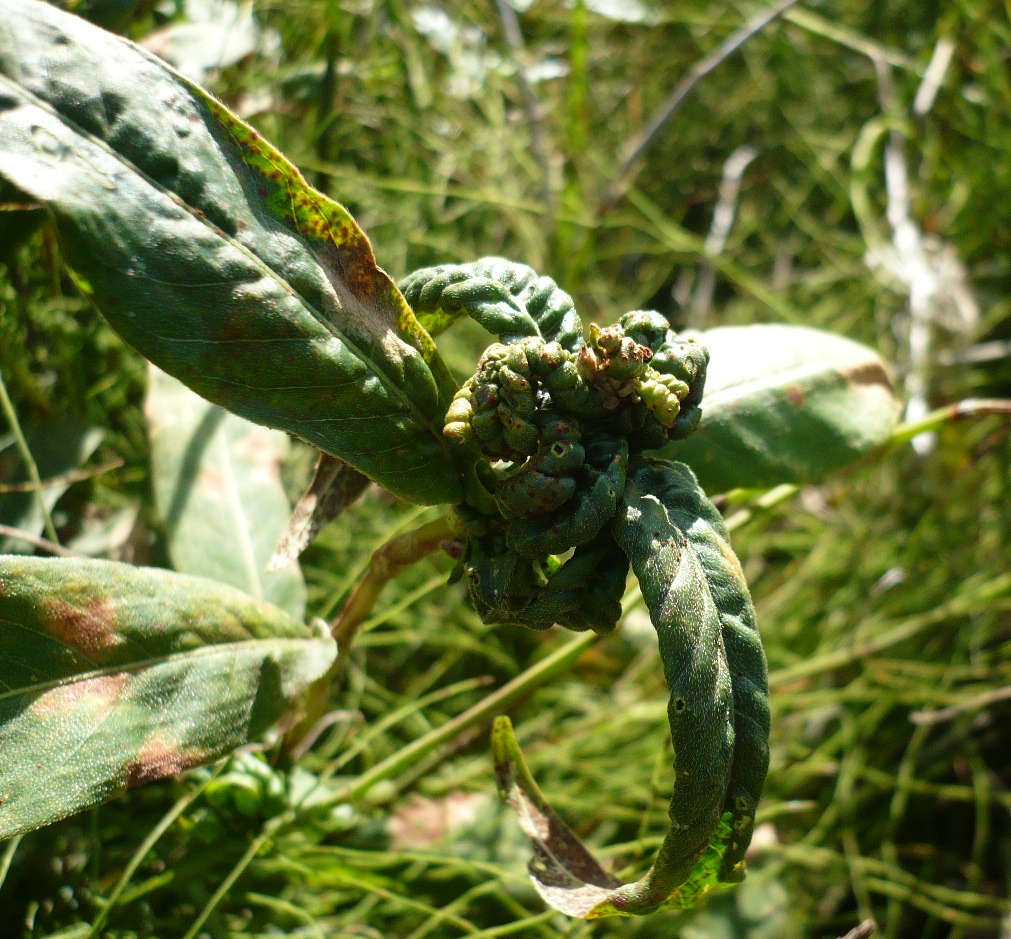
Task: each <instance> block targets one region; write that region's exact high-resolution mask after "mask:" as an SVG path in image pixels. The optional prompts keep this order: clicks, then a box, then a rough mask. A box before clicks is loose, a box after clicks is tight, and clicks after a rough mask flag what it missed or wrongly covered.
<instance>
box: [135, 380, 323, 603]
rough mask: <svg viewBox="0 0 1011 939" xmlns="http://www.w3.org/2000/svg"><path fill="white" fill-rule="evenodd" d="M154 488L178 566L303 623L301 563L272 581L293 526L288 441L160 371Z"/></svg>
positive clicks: (148, 406) (152, 424)
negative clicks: (284, 475) (275, 560)
mask: <svg viewBox="0 0 1011 939" xmlns="http://www.w3.org/2000/svg"><path fill="white" fill-rule="evenodd" d="M144 410H145V412H146V414H147V419H148V425H149V429H150V435H151V480H152V484H153V487H154V497H155V505H156V506H157V508H158V514H159V516H160V517H161V520H162V522H163V524H164V526H165V533H166V537H167V541H168V550H169V556H170V557H171V558H172V566H173V567H174V568H175V569H176V570H177V571H179V572H180V573H183V574H197V575H199V576H201V577H209V578H210V579H211V580H216V581H219V582H221V583H223V584H228V585H229V586H231V587H238V588H239V589H240V590H244V591H245V592H246V593H248V594H250V595H252V596H254V597H256V599H258V600H267V601H268V602H270V603H273V604H274V605H275V606H279V607H281V609H283V610H284V611H285V612H286V613H288V614H289V615H291V616H293V617H295V619H302V617H303V616H304V614H305V582H304V580H303V579H302V573H301V571H300V569H299V567H298V564H295V563H289V564H288V565H286V566H285V567H283V568H282V569H281V570H278V571H276V572H270V573H268V572H267V564H268V562H269V561H270V558H271V555H272V554H273V550H274V545H275V544H276V543H277V540H278V538H280V536H281V533H282V532H283V531H284V530H285V528H286V526H287V524H288V515H289V513H290V507H289V505H288V499H287V497H286V496H285V494H284V489H283V488H282V486H281V475H280V473H281V460H282V458H283V457H284V455H285V454H286V453H287V451H288V447H289V444H288V438H287V437H286V436H285V435H284V434H282V433H281V432H280V431H276V430H268V429H267V428H266V427H261V426H259V425H258V424H251V423H250V422H249V421H245V420H243V419H242V418H241V417H236V416H235V415H234V414H229V413H228V412H227V411H225V410H223V409H222V408H220V407H218V406H217V405H214V404H210V403H209V402H207V401H204V400H203V399H202V398H200V397H198V396H197V395H195V394H194V393H193V392H192V391H190V390H189V389H188V388H187V387H186V386H185V385H183V384H181V383H180V382H178V381H176V380H175V379H174V378H172V377H171V376H170V375H166V374H165V373H164V372H162V371H160V370H159V369H156V368H151V369H150V372H149V380H148V392H147V400H146V402H145V406H144Z"/></svg>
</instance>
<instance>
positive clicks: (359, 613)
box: [284, 515, 458, 758]
mask: <svg viewBox="0 0 1011 939" xmlns="http://www.w3.org/2000/svg"><path fill="white" fill-rule="evenodd" d="M456 537H458V536H457V533H456V532H455V530H454V529H453V527H452V523H451V520H450V517H449V516H448V515H443V516H441V517H440V518H437V519H435V520H434V521H431V522H428V523H427V524H425V525H422V526H421V527H420V528H415V529H414V530H413V531H409V532H406V533H404V534H403V535H397V536H396V537H395V538H391V539H390V540H389V541H387V542H386V543H385V544H383V545H381V546H380V547H379V548H377V549H376V550H375V551H374V552H373V553H372V557H371V559H370V560H369V566H368V570H367V571H366V572H365V576H364V577H362V579H361V580H360V581H359V582H358V583H357V585H356V586H355V588H354V589H353V590H352V591H351V595H350V596H349V597H348V599H347V601H346V602H345V604H344V607H343V608H342V609H341V611H340V613H339V614H338V615H337V618H336V619H335V620H334V621H333V622H332V623H331V624H330V633H331V635H332V636H333V637H334V639H336V640H337V648H338V658H337V660H336V661H335V662H334V664H333V667H332V668H331V669H330V671H329V672H328V673H327V674H326V675H324V676H323V677H322V678H321V679H319V681H317V682H315V683H314V684H313V685H312V686H311V687H310V688H309V690H308V692H307V693H306V698H305V713H304V715H303V716H302V717H301V718H299V719H298V721H297V722H296V723H295V725H294V726H293V727H292V728H291V729H290V730H289V731H288V733H287V734H285V737H284V752H285V753H286V754H287V755H288V756H289V757H291V758H297V755H298V754H300V753H302V752H304V750H305V749H306V747H307V746H308V745H309V743H311V735H312V734H313V731H314V729H315V728H316V726H317V725H318V723H319V721H320V720H322V718H323V716H324V715H325V714H326V712H327V709H328V708H329V707H330V701H331V697H332V692H333V684H334V679H335V677H336V675H337V673H338V672H339V670H340V667H341V662H342V661H343V659H344V658H345V657H346V655H347V652H348V650H349V649H350V647H351V643H352V642H353V641H354V637H355V634H356V633H357V632H358V627H359V626H361V624H362V623H363V622H365V620H367V619H368V618H369V615H370V614H371V613H372V609H373V607H374V606H375V605H376V601H377V600H378V599H379V595H380V594H381V593H382V591H383V588H384V587H385V586H386V585H387V584H388V583H389V582H390V581H391V580H392V579H393V578H394V577H396V576H397V575H398V574H400V573H401V572H402V571H403V570H404V568H406V567H410V565H412V564H415V563H417V562H418V561H420V560H421V559H422V558H424V557H427V556H428V555H429V554H431V553H432V552H433V551H436V550H438V548H439V547H440V546H441V545H442V544H443V542H445V541H448V540H452V539H454V538H456Z"/></svg>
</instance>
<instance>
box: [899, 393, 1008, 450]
mask: <svg viewBox="0 0 1011 939" xmlns="http://www.w3.org/2000/svg"><path fill="white" fill-rule="evenodd" d="M991 414H997V415H1000V416H1002V417H1011V399H1008V398H966V399H965V401H958V402H956V403H955V404H946V405H945V406H944V407H943V408H938V409H937V410H936V411H931V412H930V413H929V414H928V415H926V417H923V418H922V419H920V420H918V421H910V422H909V423H906V424H899V426H898V427H896V428H895V430H893V431H892V434H891V436H890V437H889V439H888V442H889V443H891V444H898V443H908V442H909V441H910V440H912V439H913V438H914V437H917V436H919V435H920V434H923V433H927V432H929V431H932V430H937V429H938V428H939V427H941V426H942V425H944V424H946V423H947V422H948V421H956V420H960V419H961V418H965V417H986V416H987V415H991Z"/></svg>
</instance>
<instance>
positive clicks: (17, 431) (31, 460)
mask: <svg viewBox="0 0 1011 939" xmlns="http://www.w3.org/2000/svg"><path fill="white" fill-rule="evenodd" d="M0 408H2V409H3V412H4V416H5V417H6V418H7V423H8V424H10V428H11V432H12V433H13V434H14V442H15V443H16V444H17V448H18V452H19V453H20V454H21V459H22V460H24V461H25V467H26V468H27V470H28V479H29V481H30V482H31V488H32V490H33V491H34V492H35V498H36V500H37V501H38V503H39V509H40V511H41V512H42V522H43V525H44V526H45V532H46V537H47V538H48V539H49V540H50V541H51V542H53V544H59V543H60V539H59V537H58V536H57V534H56V526H55V525H53V517H52V516H51V515H50V514H49V506H48V505H46V497H45V493H44V491H43V489H44V487H43V485H42V477H41V476H39V468H38V466H37V465H36V463H35V457H33V456H32V451H31V450H30V449H29V448H28V441H27V440H25V435H24V434H23V433H22V431H21V423H20V422H19V421H18V416H17V414H16V412H15V411H14V405H13V403H12V402H11V399H10V395H8V394H7V384H6V382H4V378H3V373H2V372H0Z"/></svg>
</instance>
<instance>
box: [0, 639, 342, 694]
mask: <svg viewBox="0 0 1011 939" xmlns="http://www.w3.org/2000/svg"><path fill="white" fill-rule="evenodd" d="M306 644H313V645H321V646H322V645H327V644H328V643H327V640H325V639H321V638H317V637H315V636H306V637H304V638H301V639H299V638H292V637H285V638H265V639H245V640H242V641H239V642H228V643H215V644H214V645H209V646H198V647H196V648H193V649H186V650H183V651H179V652H169V653H167V654H165V655H159V656H154V657H152V658H147V659H139V660H137V661H135V662H129V663H123V664H120V665H110V666H108V667H106V668H97V669H92V670H90V671H87V672H81V673H79V674H76V675H73V676H70V677H68V678H57V679H52V680H51V681H46V682H37V683H36V684H32V685H25V686H23V687H21V688H13V689H11V690H10V691H5V692H0V702H3V701H9V700H11V699H12V698H18V697H21V696H24V695H33V696H36V695H39V694H43V693H45V692H46V691H52V690H53V689H54V688H61V687H64V686H67V685H74V684H77V683H79V682H82V681H94V680H95V679H96V678H104V677H106V676H109V675H122V674H124V673H128V674H134V673H139V672H142V671H144V670H145V669H150V668H155V667H157V666H159V665H168V664H171V663H173V662H175V661H179V660H185V659H190V660H192V659H200V658H207V657H210V656H214V655H224V654H234V653H235V652H239V651H241V650H243V649H255V648H257V647H259V646H264V645H266V646H276V647H278V648H279V649H280V650H283V649H284V648H286V647H292V648H295V649H296V650H297V649H298V647H300V646H304V645H306Z"/></svg>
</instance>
